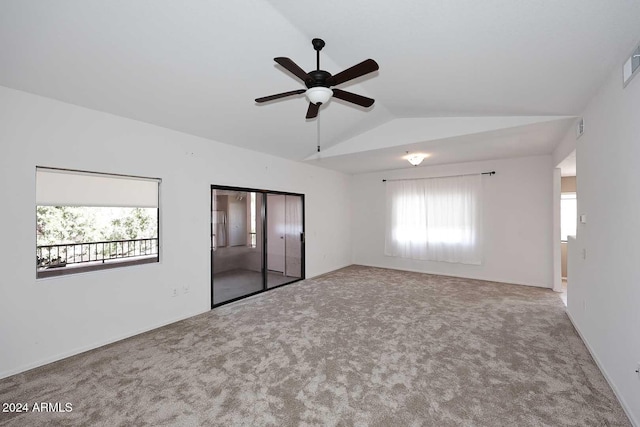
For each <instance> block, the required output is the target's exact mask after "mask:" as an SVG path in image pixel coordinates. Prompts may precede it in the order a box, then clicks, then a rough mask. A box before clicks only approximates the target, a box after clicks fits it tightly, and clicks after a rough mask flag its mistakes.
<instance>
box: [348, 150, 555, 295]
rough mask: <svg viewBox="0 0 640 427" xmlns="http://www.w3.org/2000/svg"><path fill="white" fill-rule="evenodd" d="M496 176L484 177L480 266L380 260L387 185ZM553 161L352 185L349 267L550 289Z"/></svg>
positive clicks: (497, 163)
mask: <svg viewBox="0 0 640 427" xmlns="http://www.w3.org/2000/svg"><path fill="white" fill-rule="evenodd" d="M491 170H495V171H496V175H494V176H485V177H483V216H484V262H483V264H482V265H480V266H475V265H464V264H452V263H445V262H432V261H420V260H412V259H405V258H394V257H388V256H385V255H384V229H385V228H384V227H385V184H383V183H382V179H383V178H386V179H398V178H421V177H432V176H445V175H457V174H465V173H476V172H485V171H491ZM552 171H553V167H552V160H551V156H550V155H549V156H536V157H525V158H517V159H507V160H492V161H483V162H470V163H460V164H455V165H443V166H427V167H414V168H406V169H399V170H393V171H387V172H382V173H369V174H362V175H356V176H354V179H353V187H352V193H351V197H352V200H353V205H352V206H353V208H352V209H353V212H352V222H353V261H354V263H356V264H363V265H372V266H377V267H387V268H397V269H403V270H413V271H422V272H428V273H436V274H445V275H453V276H460V277H471V278H476V279H484V280H495V281H500V282H508V283H517V284H525V285H534V286H543V287H551V286H552V239H551V238H552V188H553V187H552Z"/></svg>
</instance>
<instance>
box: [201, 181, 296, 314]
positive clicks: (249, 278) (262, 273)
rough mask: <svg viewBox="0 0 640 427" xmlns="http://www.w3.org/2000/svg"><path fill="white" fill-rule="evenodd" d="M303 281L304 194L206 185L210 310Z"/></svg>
mask: <svg viewBox="0 0 640 427" xmlns="http://www.w3.org/2000/svg"><path fill="white" fill-rule="evenodd" d="M302 279H304V195H303V194H295V193H284V192H276V191H268V190H257V189H248V188H239V187H227V186H211V307H212V308H214V307H217V306H219V305H222V304H226V303H229V302H232V301H236V300H238V299H241V298H245V297H248V296H251V295H255V294H257V293H260V292H264V291H266V290H268V289H272V288H275V287H278V286H282V285H286V284H290V283H293V282H296V281H298V280H302Z"/></svg>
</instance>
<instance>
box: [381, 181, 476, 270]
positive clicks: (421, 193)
mask: <svg viewBox="0 0 640 427" xmlns="http://www.w3.org/2000/svg"><path fill="white" fill-rule="evenodd" d="M386 185H387V225H386V239H385V255H388V256H397V257H402V258H413V259H421V260H431V261H446V262H458V263H463V264H480V263H481V258H482V256H481V255H482V253H481V249H482V245H481V242H480V238H481V233H480V229H481V227H480V225H481V204H480V199H481V191H482V181H481V176H480V175H468V176H456V177H446V178H431V179H417V180H399V181H388V182H387V184H386Z"/></svg>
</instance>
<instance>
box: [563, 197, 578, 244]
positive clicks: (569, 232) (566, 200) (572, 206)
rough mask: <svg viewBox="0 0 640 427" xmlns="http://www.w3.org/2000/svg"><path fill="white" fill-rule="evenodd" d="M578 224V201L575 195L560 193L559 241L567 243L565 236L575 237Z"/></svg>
mask: <svg viewBox="0 0 640 427" xmlns="http://www.w3.org/2000/svg"><path fill="white" fill-rule="evenodd" d="M577 223H578V200H577V199H576V193H562V195H561V196H560V235H561V237H560V239H561V240H562V241H563V242H566V241H567V236H575V235H576V232H577Z"/></svg>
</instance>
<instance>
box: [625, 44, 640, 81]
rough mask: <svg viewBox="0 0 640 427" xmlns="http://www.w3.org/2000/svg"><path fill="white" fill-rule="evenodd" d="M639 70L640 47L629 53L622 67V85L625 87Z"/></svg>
mask: <svg viewBox="0 0 640 427" xmlns="http://www.w3.org/2000/svg"><path fill="white" fill-rule="evenodd" d="M638 70H640V45H638V46H636V48H635V49H634V50H633V52H631V55H630V56H629V59H627V61H626V62H625V63H624V65H623V66H622V83H623V86H627V85H628V84H629V82H630V81H631V79H632V78H633V77H634V76H635V75H636V74H638Z"/></svg>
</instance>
